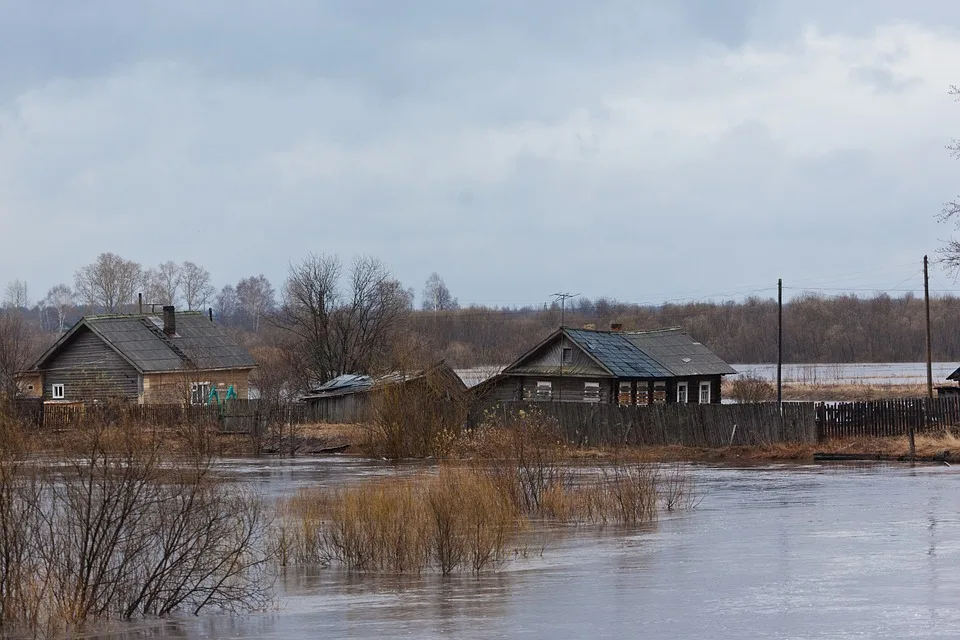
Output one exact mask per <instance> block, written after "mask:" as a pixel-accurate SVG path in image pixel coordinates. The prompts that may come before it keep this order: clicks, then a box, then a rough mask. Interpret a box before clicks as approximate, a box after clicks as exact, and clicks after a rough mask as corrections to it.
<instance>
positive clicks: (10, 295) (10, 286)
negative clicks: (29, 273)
mask: <svg viewBox="0 0 960 640" xmlns="http://www.w3.org/2000/svg"><path fill="white" fill-rule="evenodd" d="M3 306H4V307H5V308H7V309H26V308H27V307H29V306H30V295H29V294H28V292H27V283H26V281H25V280H11V281H10V282H8V283H7V288H6V289H5V290H4V294H3Z"/></svg>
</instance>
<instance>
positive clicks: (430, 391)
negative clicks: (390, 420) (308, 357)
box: [300, 362, 467, 424]
mask: <svg viewBox="0 0 960 640" xmlns="http://www.w3.org/2000/svg"><path fill="white" fill-rule="evenodd" d="M398 385H403V386H404V387H406V388H407V389H410V390H418V391H422V392H423V395H425V396H426V398H428V399H429V400H430V401H431V402H436V403H440V404H441V405H442V404H443V403H450V404H457V403H462V402H465V399H466V397H467V396H466V394H467V387H466V385H465V384H464V383H463V381H462V380H461V379H460V377H459V376H457V374H456V373H454V371H453V369H451V368H450V367H449V366H448V365H446V364H445V363H443V362H441V363H438V364H436V365H434V366H432V367H429V368H427V369H423V370H421V371H412V372H395V373H390V374H387V375H384V376H379V377H371V376H366V375H357V374H345V375H342V376H338V377H336V378H334V379H332V380H329V381H328V382H326V383H324V384H322V385H319V386H317V387H315V388H313V389H311V390H310V391H309V392H308V393H306V394H304V395H303V396H301V398H300V399H301V401H303V402H305V403H307V405H308V406H309V407H310V411H311V415H312V417H313V419H315V420H317V421H320V422H333V423H343V424H348V423H357V422H367V421H368V420H370V419H372V417H373V411H374V409H375V407H374V399H375V398H376V397H377V395H378V393H379V392H382V391H384V390H387V389H391V388H397V386H398Z"/></svg>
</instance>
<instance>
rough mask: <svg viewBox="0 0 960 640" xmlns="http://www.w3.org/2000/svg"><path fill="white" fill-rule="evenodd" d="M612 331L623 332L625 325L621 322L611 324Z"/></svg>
mask: <svg viewBox="0 0 960 640" xmlns="http://www.w3.org/2000/svg"><path fill="white" fill-rule="evenodd" d="M610 331H623V325H622V324H620V323H619V322H611V323H610Z"/></svg>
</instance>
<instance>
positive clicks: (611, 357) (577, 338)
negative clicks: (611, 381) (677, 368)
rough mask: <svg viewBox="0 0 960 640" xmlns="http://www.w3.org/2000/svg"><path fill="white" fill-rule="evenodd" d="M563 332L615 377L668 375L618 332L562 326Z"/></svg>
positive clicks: (659, 376)
mask: <svg viewBox="0 0 960 640" xmlns="http://www.w3.org/2000/svg"><path fill="white" fill-rule="evenodd" d="M564 333H566V334H567V337H568V338H570V340H572V341H573V342H574V343H576V345H577V346H579V347H580V348H581V349H583V350H584V351H585V352H586V353H588V354H590V355H591V356H593V357H594V358H596V359H597V360H598V361H599V362H600V364H602V365H603V366H604V367H606V368H607V369H609V370H610V373H612V374H613V375H615V376H617V377H618V378H663V377H669V376H670V375H671V374H670V372H669V371H668V370H667V369H665V368H664V367H662V366H660V364H659V363H658V362H657V361H656V360H654V359H653V358H651V357H650V356H648V355H647V354H646V353H644V352H643V351H641V350H640V349H638V348H637V347H636V345H634V344H632V343H631V342H630V341H629V340H627V339H626V338H625V336H624V334H623V333H621V332H618V331H594V330H591V329H565V330H564Z"/></svg>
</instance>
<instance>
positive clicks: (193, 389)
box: [190, 382, 213, 407]
mask: <svg viewBox="0 0 960 640" xmlns="http://www.w3.org/2000/svg"><path fill="white" fill-rule="evenodd" d="M203 387H206V391H205V392H204V393H203V394H202V396H200V395H195V394H196V393H197V391H199V390H200V389H201V388H203ZM212 388H213V385H212V384H211V383H210V382H191V383H190V406H191V407H196V406H203V405H206V404H207V398H209V397H210V389H212ZM195 397H196V398H197V401H196V402H194V398H195Z"/></svg>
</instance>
